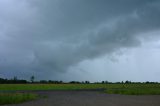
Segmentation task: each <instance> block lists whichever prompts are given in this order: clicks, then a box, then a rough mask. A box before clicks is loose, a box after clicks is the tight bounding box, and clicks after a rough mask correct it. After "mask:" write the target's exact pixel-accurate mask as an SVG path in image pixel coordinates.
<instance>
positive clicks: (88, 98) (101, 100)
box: [5, 91, 160, 106]
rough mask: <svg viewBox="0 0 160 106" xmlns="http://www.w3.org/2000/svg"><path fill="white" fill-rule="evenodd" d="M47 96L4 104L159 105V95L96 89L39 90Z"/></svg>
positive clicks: (34, 105) (35, 105) (69, 105)
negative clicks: (136, 94)
mask: <svg viewBox="0 0 160 106" xmlns="http://www.w3.org/2000/svg"><path fill="white" fill-rule="evenodd" d="M36 93H38V94H40V95H46V96H48V97H47V98H43V99H39V100H35V101H30V102H26V103H23V104H17V105H5V106H160V95H155V96H128V95H112V94H111V95H110V94H105V93H100V92H96V91H39V92H36Z"/></svg>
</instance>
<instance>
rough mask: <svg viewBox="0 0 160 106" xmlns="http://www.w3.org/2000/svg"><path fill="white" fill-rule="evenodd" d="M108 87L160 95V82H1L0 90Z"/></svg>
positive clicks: (120, 91)
mask: <svg viewBox="0 0 160 106" xmlns="http://www.w3.org/2000/svg"><path fill="white" fill-rule="evenodd" d="M81 89H106V90H105V92H106V93H110V94H128V95H160V84H0V91H17V90H81Z"/></svg>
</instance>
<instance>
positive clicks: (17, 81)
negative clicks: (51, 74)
mask: <svg viewBox="0 0 160 106" xmlns="http://www.w3.org/2000/svg"><path fill="white" fill-rule="evenodd" d="M34 79H35V77H34V76H31V77H30V81H28V80H23V79H18V78H17V77H14V78H12V79H4V78H0V84H27V83H28V84H91V82H89V81H82V82H80V81H70V82H63V81H54V80H40V81H34ZM158 83H159V82H150V81H146V82H131V81H128V80H127V81H121V82H109V81H101V82H92V84H158Z"/></svg>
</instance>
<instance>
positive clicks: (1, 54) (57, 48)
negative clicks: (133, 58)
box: [0, 0, 160, 78]
mask: <svg viewBox="0 0 160 106" xmlns="http://www.w3.org/2000/svg"><path fill="white" fill-rule="evenodd" d="M0 14H1V17H0V74H1V76H6V77H9V76H12V75H16V74H18V75H21V76H24V77H25V76H27V75H31V74H37V76H42V75H44V76H43V77H44V78H48V77H50V78H51V77H52V76H53V77H54V73H63V72H67V71H68V70H69V68H71V67H73V66H75V65H77V64H79V63H80V62H83V61H85V60H91V59H97V58H100V57H101V56H104V55H112V54H114V53H116V52H119V51H121V50H124V49H132V48H135V47H139V46H141V44H142V43H143V42H148V41H150V40H155V39H158V38H159V36H157V35H156V36H154V35H151V34H149V35H148V34H145V33H147V32H148V33H149V32H154V31H158V30H159V29H160V21H159V19H160V2H159V1H158V0H134V1H133V0H118V1H117V0H100V1H99V0H87V1H86V0H46V1H45V0H1V1H0Z"/></svg>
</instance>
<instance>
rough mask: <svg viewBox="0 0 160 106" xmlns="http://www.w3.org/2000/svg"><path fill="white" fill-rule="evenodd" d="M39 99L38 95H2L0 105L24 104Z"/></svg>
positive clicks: (0, 95) (0, 94)
mask: <svg viewBox="0 0 160 106" xmlns="http://www.w3.org/2000/svg"><path fill="white" fill-rule="evenodd" d="M37 97H38V96H37V94H30V93H0V105H4V104H17V103H22V102H26V101H30V100H34V99H36V98H37Z"/></svg>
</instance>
